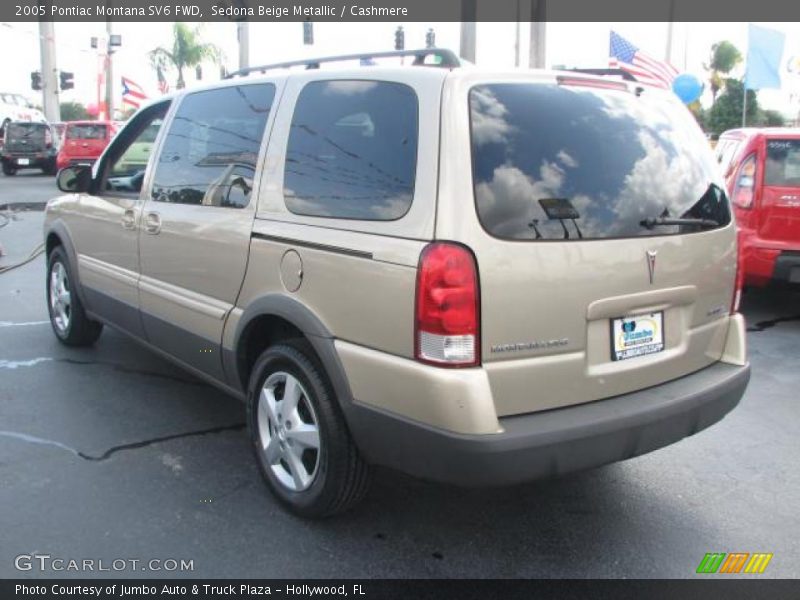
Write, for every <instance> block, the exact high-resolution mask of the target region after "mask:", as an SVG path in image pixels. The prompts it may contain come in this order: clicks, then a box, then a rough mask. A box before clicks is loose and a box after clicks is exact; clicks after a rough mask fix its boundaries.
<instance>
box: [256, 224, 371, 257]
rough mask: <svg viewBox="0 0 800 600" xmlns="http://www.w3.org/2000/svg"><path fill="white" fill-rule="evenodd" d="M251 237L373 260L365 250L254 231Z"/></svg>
mask: <svg viewBox="0 0 800 600" xmlns="http://www.w3.org/2000/svg"><path fill="white" fill-rule="evenodd" d="M250 237H252V238H254V239H257V240H265V241H268V242H277V243H278V244H286V245H289V246H300V247H301V248H311V249H313V250H322V251H324V252H334V253H336V254H344V255H345V256H355V257H356V258H366V259H367V260H372V252H365V251H363V250H353V249H351V248H342V247H341V246H329V245H327V244H317V243H316V242H307V241H305V240H296V239H293V238H286V237H280V236H277V235H267V234H265V233H258V232H257V231H254V232H253V233H252V234H250Z"/></svg>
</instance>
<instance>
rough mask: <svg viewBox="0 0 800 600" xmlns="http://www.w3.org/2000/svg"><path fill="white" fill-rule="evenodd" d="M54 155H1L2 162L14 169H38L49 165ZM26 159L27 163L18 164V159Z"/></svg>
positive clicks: (23, 160)
mask: <svg viewBox="0 0 800 600" xmlns="http://www.w3.org/2000/svg"><path fill="white" fill-rule="evenodd" d="M55 158H56V157H55V156H54V155H45V156H41V155H38V154H16V153H15V154H7V155H5V156H3V159H2V160H3V162H4V163H6V164H9V165H11V166H12V167H14V168H15V169H40V168H42V167H46V166H49V165H51V164H52V163H53V161H54V160H55ZM26 160H27V161H28V164H20V161H22V162H25V161H26Z"/></svg>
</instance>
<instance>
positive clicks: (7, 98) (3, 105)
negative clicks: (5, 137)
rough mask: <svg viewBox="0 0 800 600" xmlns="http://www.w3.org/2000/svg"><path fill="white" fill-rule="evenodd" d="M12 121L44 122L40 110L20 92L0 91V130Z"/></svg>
mask: <svg viewBox="0 0 800 600" xmlns="http://www.w3.org/2000/svg"><path fill="white" fill-rule="evenodd" d="M12 121H31V122H34V123H45V122H46V121H47V120H46V119H45V118H44V115H43V114H42V111H40V110H39V109H38V108H36V107H35V106H34V105H33V104H32V103H31V101H30V100H28V99H27V98H26V97H25V96H23V95H21V94H12V93H8V92H0V130H2V129H4V128H5V126H6V125H8V124H9V123H11V122H12Z"/></svg>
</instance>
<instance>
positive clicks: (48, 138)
mask: <svg viewBox="0 0 800 600" xmlns="http://www.w3.org/2000/svg"><path fill="white" fill-rule="evenodd" d="M44 145H45V148H49V147H50V146H52V145H53V134H52V133H50V130H49V129H45V130H44Z"/></svg>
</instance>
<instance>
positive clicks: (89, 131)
mask: <svg viewBox="0 0 800 600" xmlns="http://www.w3.org/2000/svg"><path fill="white" fill-rule="evenodd" d="M67 139H68V140H104V139H106V126H105V125H101V124H94V123H91V124H88V125H69V126H68V127H67Z"/></svg>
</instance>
